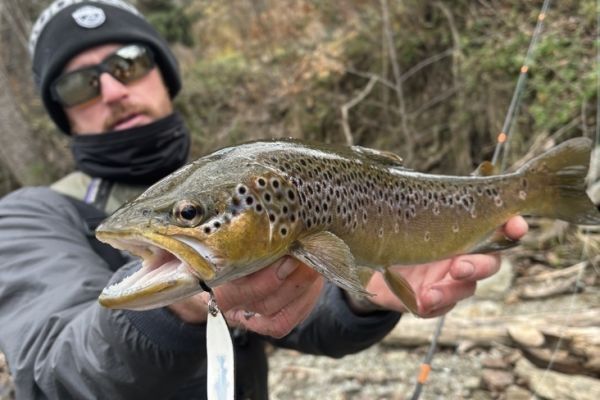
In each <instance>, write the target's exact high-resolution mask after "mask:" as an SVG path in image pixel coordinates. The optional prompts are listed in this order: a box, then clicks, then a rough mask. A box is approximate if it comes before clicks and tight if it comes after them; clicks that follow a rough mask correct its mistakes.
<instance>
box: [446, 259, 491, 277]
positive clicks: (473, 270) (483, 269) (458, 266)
mask: <svg viewBox="0 0 600 400" xmlns="http://www.w3.org/2000/svg"><path fill="white" fill-rule="evenodd" d="M499 269H500V257H499V256H498V255H495V254H494V255H492V254H470V255H466V256H460V257H456V258H455V259H454V260H452V265H451V266H450V276H451V277H452V278H454V279H456V280H458V281H478V280H480V279H485V278H487V277H490V276H492V275H494V274H495V273H496V272H498V270H499Z"/></svg>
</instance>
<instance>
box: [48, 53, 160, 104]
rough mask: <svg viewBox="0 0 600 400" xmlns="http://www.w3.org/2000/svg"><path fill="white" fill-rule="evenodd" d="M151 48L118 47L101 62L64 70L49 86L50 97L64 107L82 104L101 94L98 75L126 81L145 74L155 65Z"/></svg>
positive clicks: (131, 80) (125, 82)
mask: <svg viewBox="0 0 600 400" xmlns="http://www.w3.org/2000/svg"><path fill="white" fill-rule="evenodd" d="M155 65H156V64H155V61H154V57H153V54H152V51H151V50H150V49H149V48H147V47H146V46H142V45H139V44H132V45H128V46H125V47H121V48H120V49H119V50H117V51H116V52H114V53H113V54H111V55H109V56H108V57H106V58H105V59H104V61H102V62H101V63H100V64H96V65H92V66H90V67H85V68H81V69H78V70H75V71H71V72H67V73H66V74H63V75H61V76H59V77H58V78H56V80H55V81H54V82H52V84H51V85H50V93H51V95H52V98H53V99H54V100H55V101H57V102H58V103H60V104H61V105H62V106H64V107H73V106H76V105H78V104H82V103H85V102H86V101H89V100H92V99H93V98H95V97H98V96H99V95H100V90H101V88H100V75H101V74H103V73H104V72H107V73H109V74H110V75H111V76H113V77H114V78H115V79H117V80H118V81H119V82H121V83H124V84H128V83H131V82H133V81H136V80H138V79H140V78H142V77H144V76H146V75H147V74H148V73H149V72H150V71H151V70H152V68H154V66H155Z"/></svg>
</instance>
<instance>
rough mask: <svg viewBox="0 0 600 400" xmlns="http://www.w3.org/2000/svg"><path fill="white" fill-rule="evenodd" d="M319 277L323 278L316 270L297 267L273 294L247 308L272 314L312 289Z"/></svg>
mask: <svg viewBox="0 0 600 400" xmlns="http://www.w3.org/2000/svg"><path fill="white" fill-rule="evenodd" d="M317 279H323V278H322V276H321V275H320V274H319V273H318V272H316V271H315V270H313V269H311V268H297V269H296V270H295V271H294V272H293V273H292V274H291V275H290V276H289V277H288V278H287V279H286V280H285V281H283V283H282V285H281V286H279V288H278V289H277V290H276V291H274V292H273V293H272V294H271V295H269V296H265V297H263V298H262V299H260V300H258V301H256V302H254V303H251V304H249V305H248V306H247V307H245V308H246V310H247V311H253V312H256V313H259V314H261V315H272V314H274V313H276V312H278V311H279V310H281V309H283V308H284V307H286V306H288V305H289V304H290V303H292V302H293V301H295V300H296V299H297V298H298V297H301V296H302V295H303V294H304V292H306V291H307V290H310V288H311V286H312V285H314V284H315V281H316V280H317Z"/></svg>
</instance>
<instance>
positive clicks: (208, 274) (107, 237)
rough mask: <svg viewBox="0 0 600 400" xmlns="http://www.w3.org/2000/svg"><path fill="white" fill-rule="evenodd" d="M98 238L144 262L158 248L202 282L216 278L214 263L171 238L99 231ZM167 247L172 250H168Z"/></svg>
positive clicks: (146, 234)
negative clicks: (178, 261)
mask: <svg viewBox="0 0 600 400" xmlns="http://www.w3.org/2000/svg"><path fill="white" fill-rule="evenodd" d="M96 237H97V238H98V240H100V241H101V242H104V243H107V244H109V245H111V246H113V247H115V248H117V249H120V250H125V251H128V252H130V253H132V254H134V255H136V256H138V257H141V258H142V259H143V260H144V262H146V260H147V259H148V258H149V257H150V256H152V254H148V251H151V249H152V248H157V249H160V250H161V251H164V252H167V253H169V254H172V255H173V256H174V257H176V258H178V259H179V260H180V261H181V262H182V263H185V264H186V265H187V266H188V268H189V269H190V271H191V272H192V273H193V274H194V275H195V276H197V277H198V279H200V280H202V281H209V280H211V279H213V278H214V276H215V271H216V266H215V265H214V263H212V262H211V261H210V260H208V259H207V258H206V257H204V256H203V255H202V254H201V253H199V252H197V251H196V249H194V248H193V247H192V246H190V245H189V244H187V243H185V242H183V241H181V240H178V239H176V238H174V237H171V236H167V235H162V234H160V233H155V232H137V231H120V232H110V231H101V230H99V231H96ZM167 246H169V247H170V248H167Z"/></svg>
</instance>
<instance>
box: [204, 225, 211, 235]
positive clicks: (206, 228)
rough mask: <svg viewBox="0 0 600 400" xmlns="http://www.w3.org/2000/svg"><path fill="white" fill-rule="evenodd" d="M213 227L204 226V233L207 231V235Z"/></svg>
mask: <svg viewBox="0 0 600 400" xmlns="http://www.w3.org/2000/svg"><path fill="white" fill-rule="evenodd" d="M210 231H211V229H210V227H208V226H206V227H204V233H206V234H207V235H208V234H209V233H210Z"/></svg>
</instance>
